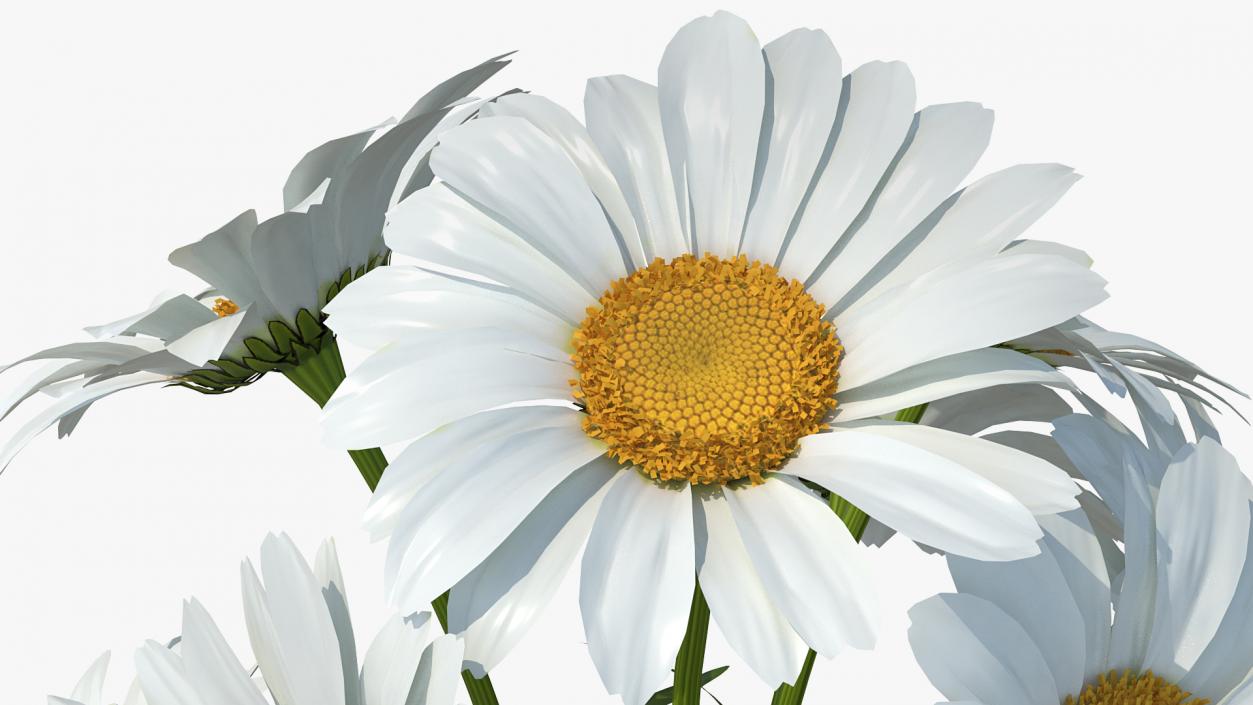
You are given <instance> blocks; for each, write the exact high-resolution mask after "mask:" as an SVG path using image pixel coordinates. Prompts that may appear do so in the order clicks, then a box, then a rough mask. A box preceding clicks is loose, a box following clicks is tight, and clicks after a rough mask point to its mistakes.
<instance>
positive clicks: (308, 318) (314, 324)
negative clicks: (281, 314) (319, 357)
mask: <svg viewBox="0 0 1253 705" xmlns="http://www.w3.org/2000/svg"><path fill="white" fill-rule="evenodd" d="M296 329H297V330H298V331H300V339H301V340H302V341H304V342H305V343H312V342H314V341H315V340H317V339H318V338H321V337H322V334H323V333H325V332H326V328H325V327H324V326H323V325H322V323H321V322H320V321H318V319H317V318H315V317H314V315H313V314H312V313H309V309H307V308H302V309H300V312H299V313H297V314H296Z"/></svg>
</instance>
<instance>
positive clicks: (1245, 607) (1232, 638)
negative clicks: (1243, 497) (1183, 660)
mask: <svg viewBox="0 0 1253 705" xmlns="http://www.w3.org/2000/svg"><path fill="white" fill-rule="evenodd" d="M1247 542H1248V545H1253V530H1250V533H1249V538H1248V539H1247ZM1250 673H1253V556H1250V555H1246V556H1245V559H1244V571H1243V572H1242V573H1241V574H1240V583H1239V585H1237V587H1236V591H1235V594H1234V595H1232V598H1231V604H1230V605H1228V607H1227V614H1226V615H1224V616H1223V621H1222V623H1221V624H1220V625H1219V627H1218V630H1217V631H1215V632H1214V637H1213V638H1212V639H1210V641H1209V644H1208V645H1207V646H1206V647H1205V651H1204V652H1202V653H1201V656H1200V657H1199V658H1197V660H1196V663H1195V664H1193V666H1192V668H1191V669H1190V670H1189V671H1188V675H1187V676H1185V677H1184V678H1183V680H1182V681H1180V687H1183V688H1187V689H1188V690H1191V691H1192V692H1194V693H1222V692H1226V691H1228V690H1230V689H1232V688H1234V687H1236V686H1237V685H1238V684H1239V682H1240V681H1241V680H1243V679H1244V678H1245V677H1246V676H1247V675H1248V674H1250Z"/></svg>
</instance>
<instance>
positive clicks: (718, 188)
mask: <svg viewBox="0 0 1253 705" xmlns="http://www.w3.org/2000/svg"><path fill="white" fill-rule="evenodd" d="M765 74H766V65H765V62H764V61H763V60H762V56H761V45H760V44H759V43H758V41H757V37H756V35H754V34H753V30H752V28H750V27H749V26H748V24H747V23H746V22H744V20H742V19H740V18H738V17H736V16H735V15H732V14H730V13H727V12H716V13H714V14H713V15H712V16H709V17H699V18H697V19H695V20H692V21H691V22H689V23H688V24H686V25H684V26H683V27H682V28H681V29H679V31H678V32H677V33H676V34H675V35H674V39H672V40H670V44H669V45H667V46H666V51H665V53H664V54H663V55H662V57H661V64H660V65H659V66H658V67H657V95H658V97H659V99H660V105H661V125H662V128H663V130H664V132H665V136H666V150H667V152H668V153H669V154H670V170H671V173H672V174H685V175H686V182H687V194H686V196H687V198H686V199H685V198H683V197H681V196H680V197H678V198H677V200H678V203H679V207H680V210H681V211H683V210H685V209H686V208H687V207H688V206H687V204H688V203H689V202H690V204H691V214H692V222H691V223H689V229H688V233H689V235H692V236H693V237H692V240H693V241H694V242H695V243H696V248H697V250H699V251H700V252H702V253H703V252H711V253H713V254H715V255H718V256H719V257H732V256H734V255H735V253H736V251H737V250H738V249H739V244H740V236H741V234H742V233H743V232H744V220H745V218H746V216H747V215H748V202H749V196H750V194H751V192H752V187H753V178H754V172H755V170H756V166H757V142H758V139H759V138H760V136H761V119H762V113H763V111H764V110H765V100H766V76H765ZM675 181H676V184H677V183H679V182H681V180H680V179H678V178H676V179H675Z"/></svg>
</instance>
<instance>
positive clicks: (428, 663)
mask: <svg viewBox="0 0 1253 705" xmlns="http://www.w3.org/2000/svg"><path fill="white" fill-rule="evenodd" d="M461 652H462V646H461V642H460V641H459V640H458V639H457V637H455V636H452V635H451V634H444V635H442V636H438V637H436V638H435V640H434V641H432V642H431V645H430V646H428V647H426V650H425V651H423V652H422V660H421V661H420V662H418V673H417V676H416V677H415V678H414V683H413V690H412V691H410V693H409V700H407V701H406V704H407V705H453V699H454V698H455V697H456V696H457V684H458V683H460V682H461V679H460V678H459V677H458V676H459V675H460V674H461Z"/></svg>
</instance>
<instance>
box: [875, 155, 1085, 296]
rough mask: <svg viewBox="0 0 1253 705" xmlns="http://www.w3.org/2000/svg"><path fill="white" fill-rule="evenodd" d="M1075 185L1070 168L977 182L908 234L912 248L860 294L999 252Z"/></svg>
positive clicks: (1023, 168) (1001, 174)
mask: <svg viewBox="0 0 1253 705" xmlns="http://www.w3.org/2000/svg"><path fill="white" fill-rule="evenodd" d="M1078 180H1079V175H1078V174H1076V173H1075V171H1074V169H1071V168H1070V167H1067V166H1062V165H1061V164H1018V165H1016V166H1011V167H1009V168H1008V169H1002V170H1001V171H998V172H995V173H993V174H989V175H987V176H985V177H983V178H982V179H979V180H978V181H976V182H974V183H973V184H971V185H969V186H967V187H966V188H964V189H962V190H961V191H959V192H957V193H956V194H953V196H952V197H950V198H948V199H946V200H945V201H944V203H942V204H941V205H940V206H939V207H938V208H936V209H935V211H933V212H932V213H931V215H929V216H928V217H927V218H926V219H925V220H923V222H922V223H921V224H919V226H918V228H917V229H916V230H915V232H914V233H910V236H909V239H913V238H915V237H919V238H920V240H919V241H918V243H917V245H916V246H914V247H913V248H912V249H911V250H910V251H909V252H908V254H905V255H904V256H903V257H902V258H901V261H900V262H898V263H897V264H896V265H895V266H894V267H893V268H892V270H891V272H890V273H888V274H887V275H886V276H884V277H883V278H882V279H881V280H880V281H879V282H877V283H876V284H874V286H873V287H871V288H869V289H868V290H867V292H866V293H865V294H864V295H865V296H867V297H873V296H874V295H876V294H878V293H879V292H881V291H883V290H885V289H890V288H891V287H893V286H896V285H897V284H900V283H902V282H906V281H909V280H910V279H913V278H914V277H917V276H919V275H922V274H925V273H926V272H929V271H931V270H932V269H935V268H936V267H939V266H940V265H942V264H944V263H946V262H951V261H953V260H957V259H962V258H968V257H990V256H992V255H994V254H996V253H997V252H1000V251H1001V250H1002V249H1004V248H1005V247H1006V246H1008V245H1009V244H1010V242H1012V241H1013V240H1014V239H1015V238H1017V237H1019V236H1020V235H1022V233H1023V232H1024V231H1025V230H1026V229H1027V228H1028V227H1030V226H1031V224H1032V223H1034V222H1035V221H1036V220H1038V219H1039V218H1040V216H1042V215H1044V214H1045V213H1046V212H1047V211H1048V210H1049V209H1050V208H1052V207H1053V205H1054V204H1055V203H1057V201H1058V200H1059V199H1061V197H1062V196H1063V195H1065V193H1066V191H1068V190H1070V187H1071V186H1073V185H1074V184H1075V182H1076V181H1078ZM919 231H922V232H919ZM1020 254H1021V253H1020Z"/></svg>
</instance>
